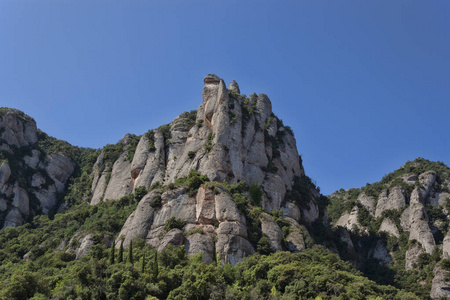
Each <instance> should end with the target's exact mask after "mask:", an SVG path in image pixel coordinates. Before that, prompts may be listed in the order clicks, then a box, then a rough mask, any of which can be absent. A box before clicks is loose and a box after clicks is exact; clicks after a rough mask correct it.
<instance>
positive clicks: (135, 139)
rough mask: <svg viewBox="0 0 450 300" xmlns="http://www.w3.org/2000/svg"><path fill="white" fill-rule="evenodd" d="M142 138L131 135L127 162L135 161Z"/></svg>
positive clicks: (128, 143)
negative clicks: (135, 154)
mask: <svg viewBox="0 0 450 300" xmlns="http://www.w3.org/2000/svg"><path fill="white" fill-rule="evenodd" d="M139 139H140V136H137V135H134V134H130V135H129V137H128V142H127V160H128V161H130V162H131V161H133V158H134V153H135V152H136V147H137V145H138V143H139Z"/></svg>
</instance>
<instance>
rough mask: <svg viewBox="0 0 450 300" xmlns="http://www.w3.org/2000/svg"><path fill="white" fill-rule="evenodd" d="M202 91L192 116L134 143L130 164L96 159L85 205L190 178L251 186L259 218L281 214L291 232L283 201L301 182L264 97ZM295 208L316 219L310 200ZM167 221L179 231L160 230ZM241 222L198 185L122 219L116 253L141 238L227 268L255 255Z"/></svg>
mask: <svg viewBox="0 0 450 300" xmlns="http://www.w3.org/2000/svg"><path fill="white" fill-rule="evenodd" d="M204 83H205V86H204V88H203V102H202V103H201V104H200V106H199V108H198V110H197V112H196V113H195V114H194V113H183V114H181V115H180V116H178V117H177V118H176V119H175V120H174V121H173V122H172V123H170V124H169V125H166V126H163V127H160V128H159V129H155V130H151V131H149V132H148V133H147V134H145V135H143V136H142V137H140V139H139V142H138V144H137V146H136V150H135V153H134V156H133V159H130V158H129V156H128V154H127V151H124V152H123V153H121V154H120V155H119V157H118V159H117V160H116V161H115V162H113V163H112V162H107V161H106V160H105V155H106V154H107V153H106V152H103V153H102V154H100V156H99V158H98V159H97V162H96V164H95V165H94V175H93V176H94V180H93V183H92V192H93V197H92V200H91V204H96V203H98V202H100V201H102V200H103V201H108V200H112V199H119V198H121V197H124V196H127V195H129V194H131V193H133V192H135V191H136V189H139V188H140V187H144V188H146V189H148V188H150V187H152V186H158V185H170V184H174V183H175V182H176V181H177V179H179V178H182V177H186V176H188V175H189V174H190V172H191V171H193V170H195V171H198V172H200V173H201V174H204V175H206V176H207V177H208V178H209V180H211V181H214V182H217V183H220V182H226V183H227V184H233V183H237V182H240V181H244V182H247V183H248V184H253V185H256V186H257V187H258V188H260V189H261V191H262V194H261V196H262V203H261V204H259V205H260V206H262V207H263V208H264V210H266V211H268V212H269V211H272V210H279V209H281V208H283V209H284V210H285V211H286V213H287V214H288V215H289V216H290V217H294V218H293V219H292V218H291V222H293V225H292V227H293V228H295V227H299V226H300V225H299V224H298V223H297V222H298V221H300V219H301V214H300V209H299V207H298V206H296V205H295V204H293V203H290V202H286V201H284V200H285V195H286V191H287V190H291V189H292V187H293V184H294V178H301V177H302V176H303V175H304V174H303V168H302V166H301V163H300V160H299V156H298V152H297V148H296V142H295V139H294V137H293V135H292V132H291V131H290V130H289V128H288V127H284V126H283V124H282V123H281V121H279V120H278V119H277V118H276V117H275V116H274V115H273V113H272V105H271V102H270V100H269V98H268V97H267V96H266V95H263V94H260V95H252V96H250V97H249V98H247V97H245V96H243V95H240V94H239V93H238V92H239V87H238V85H237V83H236V82H233V83H232V85H230V88H229V89H227V88H226V86H225V83H224V81H223V80H222V79H220V78H219V77H217V76H215V75H208V76H206V77H205V78H204ZM121 143H123V144H124V147H123V149H127V147H128V146H127V144H129V143H130V138H129V137H127V136H126V137H125V138H124V139H123V140H122V141H121ZM156 198H158V199H162V200H161V201H162V205H161V207H157V208H152V207H150V203H152V202H154V201H155V199H156ZM303 201H304V202H305V204H306V205H307V206H308V207H309V208H310V210H311V211H313V213H310V212H309V211H306V210H305V214H304V218H306V219H307V221H308V222H313V221H314V220H316V219H317V218H318V216H319V214H318V208H317V204H316V202H315V200H314V198H313V197H308V198H305V199H303ZM295 211H298V213H297V214H295V213H294V214H293V213H292V212H295ZM288 215H287V216H288ZM171 218H177V219H180V220H183V221H184V222H185V225H184V226H183V227H182V228H177V229H172V230H168V229H167V228H166V229H165V227H166V226H165V225H166V224H167V222H168V221H169V220H170V219H171ZM270 220H271V221H270ZM246 222H247V221H246V218H245V216H244V215H243V213H242V211H241V212H239V210H238V208H237V206H236V200H235V199H233V194H232V192H230V190H229V189H227V188H226V187H224V186H223V185H217V184H216V185H215V186H209V187H208V186H206V185H203V186H201V187H200V188H199V189H198V192H197V193H195V194H189V191H188V190H186V189H185V188H178V189H175V190H168V191H167V190H166V189H156V190H154V191H153V192H151V193H149V194H147V195H146V196H145V197H144V198H143V199H142V200H141V202H140V203H139V205H138V207H137V209H136V211H135V212H134V213H133V214H132V215H131V216H130V217H129V218H128V220H127V222H126V223H125V225H124V227H123V228H122V230H121V232H120V234H119V238H118V241H117V244H116V246H117V247H118V246H119V245H120V243H121V240H122V239H123V243H124V246H125V247H128V245H129V243H130V241H131V240H132V239H134V238H136V237H141V238H144V239H145V240H146V241H147V243H148V244H150V245H152V246H154V247H156V248H157V249H159V250H162V249H164V247H165V246H167V244H169V243H171V244H175V245H177V246H179V245H184V246H185V248H186V250H187V252H188V253H189V254H194V253H196V252H199V251H201V252H203V253H204V254H205V260H206V261H209V262H210V261H212V259H213V257H215V256H216V255H219V259H221V260H222V262H226V261H228V262H231V263H233V264H234V263H236V262H238V261H241V260H242V259H243V258H244V257H245V256H248V255H250V254H253V253H254V252H255V249H254V248H255V243H253V245H252V243H250V242H249V240H248V233H247V228H246ZM258 222H261V227H262V229H261V230H262V234H263V235H265V236H267V237H268V239H269V241H270V244H271V247H272V249H273V250H274V251H276V250H282V249H283V248H282V246H281V238H282V234H281V228H280V227H279V226H278V225H277V224H276V223H275V222H274V221H273V219H272V218H271V217H270V216H268V215H267V216H265V217H264V218H263V217H261V221H260V220H258ZM197 232H198V233H197ZM290 239H291V240H292V243H291V248H292V249H294V250H295V249H297V248H301V246H300V245H302V244H304V241H303V237H302V235H301V234H297V235H292V236H291V238H290ZM297 250H300V249H297Z"/></svg>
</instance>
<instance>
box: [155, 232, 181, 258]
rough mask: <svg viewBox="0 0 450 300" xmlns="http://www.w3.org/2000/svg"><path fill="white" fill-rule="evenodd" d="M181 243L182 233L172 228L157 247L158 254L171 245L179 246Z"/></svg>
mask: <svg viewBox="0 0 450 300" xmlns="http://www.w3.org/2000/svg"><path fill="white" fill-rule="evenodd" d="M183 242H184V236H183V232H182V231H181V230H180V229H178V228H174V229H172V230H170V231H169V232H168V233H167V234H166V235H165V236H164V238H163V239H162V240H161V242H160V244H159V247H158V251H159V252H161V251H163V250H164V249H166V247H167V245H169V244H172V245H174V246H181V245H182V244H183Z"/></svg>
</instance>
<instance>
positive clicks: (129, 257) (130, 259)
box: [128, 241, 133, 264]
mask: <svg viewBox="0 0 450 300" xmlns="http://www.w3.org/2000/svg"><path fill="white" fill-rule="evenodd" d="M128 261H129V262H130V263H131V264H133V241H131V242H130V247H129V248H128Z"/></svg>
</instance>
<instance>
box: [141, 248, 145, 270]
mask: <svg viewBox="0 0 450 300" xmlns="http://www.w3.org/2000/svg"><path fill="white" fill-rule="evenodd" d="M141 273H145V252H144V254H143V255H142V265H141Z"/></svg>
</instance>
